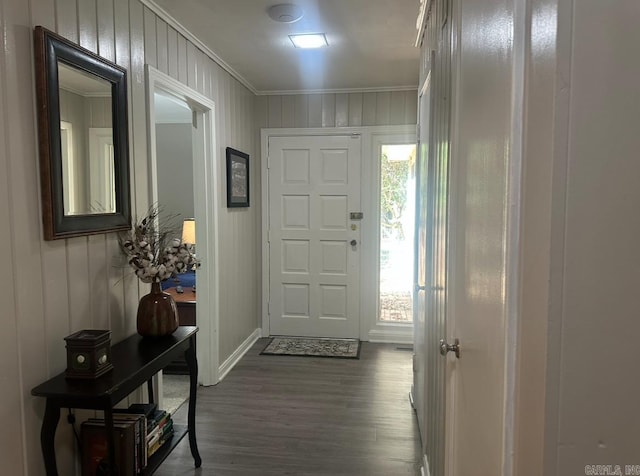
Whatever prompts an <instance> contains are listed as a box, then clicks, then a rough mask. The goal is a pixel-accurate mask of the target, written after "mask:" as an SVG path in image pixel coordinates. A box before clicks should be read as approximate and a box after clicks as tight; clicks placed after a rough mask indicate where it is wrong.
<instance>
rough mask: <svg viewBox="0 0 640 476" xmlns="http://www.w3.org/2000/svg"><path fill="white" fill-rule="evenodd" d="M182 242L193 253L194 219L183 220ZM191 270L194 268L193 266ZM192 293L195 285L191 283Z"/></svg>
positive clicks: (194, 290)
mask: <svg viewBox="0 0 640 476" xmlns="http://www.w3.org/2000/svg"><path fill="white" fill-rule="evenodd" d="M182 242H183V243H184V244H186V245H189V247H190V248H191V252H192V253H195V244H196V219H195V218H185V220H184V221H183V222H182ZM193 269H194V270H195V269H196V267H195V265H194V267H193ZM193 292H194V293H195V292H196V284H195V282H194V283H193Z"/></svg>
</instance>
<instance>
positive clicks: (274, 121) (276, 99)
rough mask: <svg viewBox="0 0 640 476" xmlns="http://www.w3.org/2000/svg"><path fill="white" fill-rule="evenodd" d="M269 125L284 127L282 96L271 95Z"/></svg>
mask: <svg viewBox="0 0 640 476" xmlns="http://www.w3.org/2000/svg"><path fill="white" fill-rule="evenodd" d="M268 103H269V112H268V113H269V127H282V97H281V96H269V101H268Z"/></svg>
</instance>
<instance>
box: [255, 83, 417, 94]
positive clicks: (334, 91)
mask: <svg viewBox="0 0 640 476" xmlns="http://www.w3.org/2000/svg"><path fill="white" fill-rule="evenodd" d="M417 89H418V86H417V85H409V86H389V87H380V88H375V87H372V88H342V89H291V90H283V91H258V92H257V93H256V96H289V95H294V94H339V93H384V92H393V91H417Z"/></svg>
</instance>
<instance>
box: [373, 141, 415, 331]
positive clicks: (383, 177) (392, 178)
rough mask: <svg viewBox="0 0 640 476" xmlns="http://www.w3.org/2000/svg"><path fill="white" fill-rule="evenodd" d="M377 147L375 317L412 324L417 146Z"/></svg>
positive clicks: (383, 145) (390, 145)
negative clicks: (377, 250) (376, 277)
mask: <svg viewBox="0 0 640 476" xmlns="http://www.w3.org/2000/svg"><path fill="white" fill-rule="evenodd" d="M379 150H380V157H379V159H380V220H379V223H380V226H379V234H378V238H379V250H380V254H379V260H378V263H379V273H378V276H379V279H378V281H379V282H378V300H379V302H378V320H379V321H380V322H398V323H412V322H413V266H414V248H415V247H414V243H413V241H414V226H415V163H416V145H415V144H382V146H381V147H380V149H379Z"/></svg>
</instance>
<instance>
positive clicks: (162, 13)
mask: <svg viewBox="0 0 640 476" xmlns="http://www.w3.org/2000/svg"><path fill="white" fill-rule="evenodd" d="M140 2H141V3H142V4H143V5H145V6H146V7H147V8H149V10H151V11H152V12H153V13H155V14H156V15H158V16H159V17H160V18H162V19H163V20H164V21H166V22H167V23H168V24H169V25H171V26H172V27H173V28H174V29H175V30H177V31H178V33H180V34H181V35H182V36H184V37H185V38H186V39H187V40H189V41H190V42H191V43H193V44H194V45H195V46H196V47H197V48H198V49H200V50H201V51H202V52H203V53H204V54H206V55H207V56H208V57H209V58H211V59H212V60H213V61H215V62H216V63H218V64H219V65H220V67H221V68H222V69H224V70H225V71H226V72H227V73H229V74H230V75H231V76H233V77H234V78H235V79H237V80H238V81H240V83H242V85H243V86H245V87H246V88H247V89H248V90H249V91H251V92H252V93H253V94H256V95H257V94H258V91H257V90H256V88H255V87H254V86H253V84H251V83H250V82H249V81H247V80H246V79H245V78H244V77H243V76H242V75H241V74H240V73H238V72H237V71H236V70H235V69H233V68H232V67H231V66H230V65H229V64H228V63H227V62H226V61H225V60H223V59H222V58H220V56H218V55H217V54H216V52H215V51H213V50H212V49H211V48H209V47H208V46H207V45H205V44H204V43H203V42H202V41H201V40H199V39H198V37H196V36H195V35H194V34H193V33H191V32H190V31H189V30H188V29H187V28H186V27H185V26H184V25H182V23H180V22H179V21H178V20H176V19H175V18H174V17H173V16H171V14H170V13H169V12H167V11H166V10H165V9H164V8H162V7H161V6H160V5H158V4H157V3H156V2H155V1H154V0H140Z"/></svg>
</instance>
